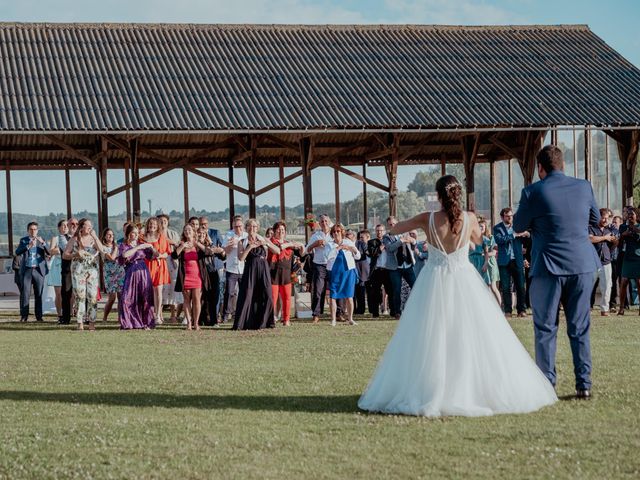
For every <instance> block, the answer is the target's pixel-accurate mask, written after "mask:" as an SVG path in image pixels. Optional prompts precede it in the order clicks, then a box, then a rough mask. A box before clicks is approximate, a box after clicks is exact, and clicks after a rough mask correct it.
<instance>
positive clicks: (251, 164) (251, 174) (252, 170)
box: [246, 135, 258, 218]
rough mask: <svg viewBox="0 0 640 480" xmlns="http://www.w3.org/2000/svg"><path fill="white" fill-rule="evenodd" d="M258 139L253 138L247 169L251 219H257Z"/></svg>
mask: <svg viewBox="0 0 640 480" xmlns="http://www.w3.org/2000/svg"><path fill="white" fill-rule="evenodd" d="M257 148H258V139H257V137H256V136H255V135H252V136H251V150H250V151H249V154H250V155H249V158H248V165H247V166H246V169H247V183H248V186H249V218H256V213H257V212H256V162H257V155H258V152H257Z"/></svg>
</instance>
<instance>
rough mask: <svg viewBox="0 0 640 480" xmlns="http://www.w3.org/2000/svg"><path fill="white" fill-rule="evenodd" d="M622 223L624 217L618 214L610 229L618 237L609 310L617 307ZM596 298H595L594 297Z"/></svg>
mask: <svg viewBox="0 0 640 480" xmlns="http://www.w3.org/2000/svg"><path fill="white" fill-rule="evenodd" d="M621 225H622V217H621V216H619V215H616V216H614V217H613V220H612V222H611V225H609V230H611V234H612V235H614V236H615V237H616V243H615V244H614V246H613V247H612V248H611V297H610V298H609V311H611V310H613V309H615V308H617V306H618V303H617V298H618V282H619V278H620V269H619V267H620V264H619V263H618V253H619V248H618V239H619V238H620V226H621ZM594 300H595V299H594Z"/></svg>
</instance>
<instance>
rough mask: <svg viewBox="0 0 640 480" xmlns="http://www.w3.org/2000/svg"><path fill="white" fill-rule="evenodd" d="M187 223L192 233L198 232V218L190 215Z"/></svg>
mask: <svg viewBox="0 0 640 480" xmlns="http://www.w3.org/2000/svg"><path fill="white" fill-rule="evenodd" d="M188 223H189V225H191V227H192V228H193V231H194V233H198V229H199V228H200V218H199V217H190V218H189V222H188Z"/></svg>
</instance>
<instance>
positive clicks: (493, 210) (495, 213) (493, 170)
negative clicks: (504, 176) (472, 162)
mask: <svg viewBox="0 0 640 480" xmlns="http://www.w3.org/2000/svg"><path fill="white" fill-rule="evenodd" d="M489 182H490V184H491V185H490V191H491V225H492V226H493V225H495V224H496V220H497V216H498V211H497V207H496V162H495V160H493V159H492V160H491V161H490V162H489Z"/></svg>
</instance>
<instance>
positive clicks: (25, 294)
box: [20, 268, 44, 320]
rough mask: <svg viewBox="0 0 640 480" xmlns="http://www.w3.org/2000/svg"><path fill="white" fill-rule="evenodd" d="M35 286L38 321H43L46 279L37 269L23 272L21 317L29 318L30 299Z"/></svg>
mask: <svg viewBox="0 0 640 480" xmlns="http://www.w3.org/2000/svg"><path fill="white" fill-rule="evenodd" d="M32 285H33V296H34V297H35V310H36V319H37V320H41V319H42V292H43V291H44V277H43V276H42V274H41V273H40V270H38V269H37V268H25V269H24V271H23V272H22V289H21V290H20V317H21V318H27V317H28V316H29V297H30V296H31V286H32Z"/></svg>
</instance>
